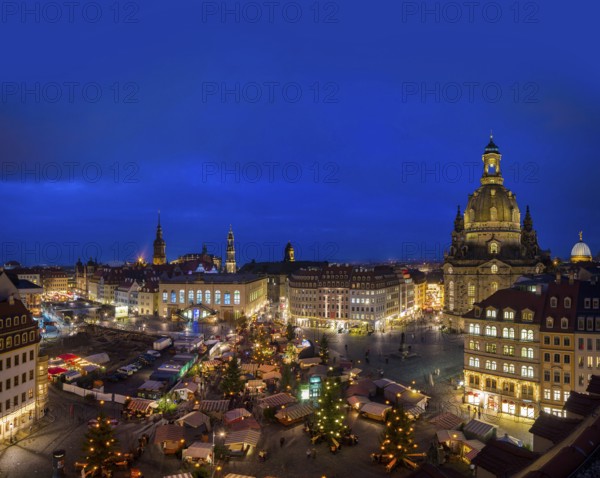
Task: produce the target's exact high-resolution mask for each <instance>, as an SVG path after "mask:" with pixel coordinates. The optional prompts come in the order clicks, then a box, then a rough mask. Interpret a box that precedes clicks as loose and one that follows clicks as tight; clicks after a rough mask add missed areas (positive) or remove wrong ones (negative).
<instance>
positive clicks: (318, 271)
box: [289, 265, 400, 329]
mask: <svg viewBox="0 0 600 478" xmlns="http://www.w3.org/2000/svg"><path fill="white" fill-rule="evenodd" d="M399 291H400V286H399V280H398V277H397V275H396V274H395V272H394V270H393V269H392V268H390V267H386V266H379V267H356V266H349V265H328V266H326V267H323V268H311V269H303V270H300V271H297V272H295V273H294V274H292V275H291V277H290V279H289V306H290V314H291V316H292V317H293V318H295V319H296V322H297V323H298V325H309V324H313V325H314V324H317V323H318V324H319V325H320V326H330V327H334V328H344V329H346V328H348V327H351V326H353V325H358V326H368V327H370V328H373V329H380V328H383V327H385V326H386V325H387V324H388V322H389V321H390V320H393V319H395V318H397V317H398V315H399V312H400V297H399V294H400V292H399Z"/></svg>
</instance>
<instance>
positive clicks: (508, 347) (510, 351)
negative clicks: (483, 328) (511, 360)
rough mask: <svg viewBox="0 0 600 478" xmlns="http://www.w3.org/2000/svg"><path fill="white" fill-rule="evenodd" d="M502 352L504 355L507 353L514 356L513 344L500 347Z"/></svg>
mask: <svg viewBox="0 0 600 478" xmlns="http://www.w3.org/2000/svg"><path fill="white" fill-rule="evenodd" d="M502 353H503V354H504V355H509V356H511V357H514V355H515V347H514V345H504V346H503V347H502Z"/></svg>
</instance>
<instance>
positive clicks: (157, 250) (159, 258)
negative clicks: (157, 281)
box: [152, 209, 167, 265]
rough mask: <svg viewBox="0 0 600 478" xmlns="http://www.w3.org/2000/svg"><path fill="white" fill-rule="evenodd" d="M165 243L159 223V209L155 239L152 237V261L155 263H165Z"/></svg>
mask: <svg viewBox="0 0 600 478" xmlns="http://www.w3.org/2000/svg"><path fill="white" fill-rule="evenodd" d="M166 251H167V244H166V242H165V240H164V239H163V233H162V227H161V225H160V209H159V210H158V224H157V225H156V239H154V254H153V256H152V263H153V264H156V265H160V264H166V263H167V252H166Z"/></svg>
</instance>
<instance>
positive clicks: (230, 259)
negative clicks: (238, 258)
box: [225, 224, 237, 274]
mask: <svg viewBox="0 0 600 478" xmlns="http://www.w3.org/2000/svg"><path fill="white" fill-rule="evenodd" d="M225 271H226V272H227V273H228V274H234V273H235V272H236V271H237V266H236V263H235V244H234V239H233V229H232V227H231V224H230V225H229V233H228V234H227V257H226V260H225Z"/></svg>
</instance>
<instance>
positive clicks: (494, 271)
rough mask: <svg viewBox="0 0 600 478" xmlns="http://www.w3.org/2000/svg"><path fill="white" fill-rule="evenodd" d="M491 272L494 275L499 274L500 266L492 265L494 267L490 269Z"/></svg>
mask: <svg viewBox="0 0 600 478" xmlns="http://www.w3.org/2000/svg"><path fill="white" fill-rule="evenodd" d="M490 270H491V271H492V274H497V273H498V266H497V265H496V264H492V267H491V268H490Z"/></svg>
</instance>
